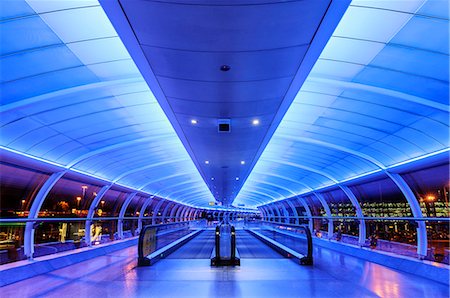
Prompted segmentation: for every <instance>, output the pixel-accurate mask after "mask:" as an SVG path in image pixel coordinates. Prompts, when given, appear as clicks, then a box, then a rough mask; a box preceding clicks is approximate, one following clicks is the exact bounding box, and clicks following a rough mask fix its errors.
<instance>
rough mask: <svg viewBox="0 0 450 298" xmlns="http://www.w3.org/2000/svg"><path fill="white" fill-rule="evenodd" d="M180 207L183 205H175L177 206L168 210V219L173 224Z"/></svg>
mask: <svg viewBox="0 0 450 298" xmlns="http://www.w3.org/2000/svg"><path fill="white" fill-rule="evenodd" d="M182 206H183V205H180V204H177V205H175V206H174V207H173V208H172V210H170V215H169V217H170V219H171V220H172V221H173V222H175V221H176V218H175V214H176V212H177V211H178V210H179V209H180V208H181V207H182Z"/></svg>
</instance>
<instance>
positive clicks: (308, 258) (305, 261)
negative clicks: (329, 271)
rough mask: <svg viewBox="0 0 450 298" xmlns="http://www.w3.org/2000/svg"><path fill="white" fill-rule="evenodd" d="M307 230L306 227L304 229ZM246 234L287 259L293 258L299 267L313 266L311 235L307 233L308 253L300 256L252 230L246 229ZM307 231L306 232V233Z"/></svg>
mask: <svg viewBox="0 0 450 298" xmlns="http://www.w3.org/2000/svg"><path fill="white" fill-rule="evenodd" d="M305 228H306V229H307V227H305ZM246 230H247V231H248V232H250V233H251V234H252V235H253V236H255V237H256V238H258V239H259V240H261V241H262V242H264V243H265V244H267V245H268V246H270V247H271V248H273V249H274V250H276V251H278V252H279V253H281V254H282V255H283V256H285V257H287V258H294V259H297V260H298V261H299V263H300V264H301V265H313V256H312V238H311V233H309V236H308V233H307V241H308V252H307V254H306V255H304V254H301V253H299V252H296V251H295V250H293V249H291V248H289V247H287V246H285V245H283V244H281V243H279V242H277V241H275V240H273V239H271V238H269V237H267V236H264V235H263V234H261V233H258V232H256V231H254V230H250V229H246ZM308 231H309V230H307V232H308Z"/></svg>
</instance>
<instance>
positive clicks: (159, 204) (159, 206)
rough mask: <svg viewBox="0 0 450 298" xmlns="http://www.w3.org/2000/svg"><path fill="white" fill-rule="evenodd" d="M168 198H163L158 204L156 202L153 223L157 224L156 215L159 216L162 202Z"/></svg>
mask: <svg viewBox="0 0 450 298" xmlns="http://www.w3.org/2000/svg"><path fill="white" fill-rule="evenodd" d="M165 201H166V200H164V199H161V200H160V201H159V202H158V204H156V206H155V209H154V210H153V216H152V225H156V217H157V216H158V211H159V209H160V208H161V206H162V204H163V203H164V202H165Z"/></svg>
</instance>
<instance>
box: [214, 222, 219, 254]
mask: <svg viewBox="0 0 450 298" xmlns="http://www.w3.org/2000/svg"><path fill="white" fill-rule="evenodd" d="M215 240H216V243H215V244H216V259H217V260H220V226H216V239H215Z"/></svg>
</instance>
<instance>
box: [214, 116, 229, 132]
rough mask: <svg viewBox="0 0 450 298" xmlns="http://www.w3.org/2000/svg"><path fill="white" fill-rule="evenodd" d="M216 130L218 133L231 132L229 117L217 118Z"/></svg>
mask: <svg viewBox="0 0 450 298" xmlns="http://www.w3.org/2000/svg"><path fill="white" fill-rule="evenodd" d="M217 131H218V132H219V133H227V132H231V119H219V120H217Z"/></svg>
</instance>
